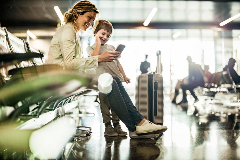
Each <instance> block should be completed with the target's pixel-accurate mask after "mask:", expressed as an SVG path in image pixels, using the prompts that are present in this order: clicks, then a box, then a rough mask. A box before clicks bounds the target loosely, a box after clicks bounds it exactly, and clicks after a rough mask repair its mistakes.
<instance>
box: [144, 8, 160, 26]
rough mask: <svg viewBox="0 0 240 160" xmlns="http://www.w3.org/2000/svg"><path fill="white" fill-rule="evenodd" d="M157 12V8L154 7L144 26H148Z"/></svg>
mask: <svg viewBox="0 0 240 160" xmlns="http://www.w3.org/2000/svg"><path fill="white" fill-rule="evenodd" d="M156 12H157V8H156V7H154V8H153V9H152V11H151V13H150V14H149V15H148V17H147V19H146V20H145V22H144V23H143V25H144V26H148V24H149V23H150V21H151V20H152V18H153V16H154V15H155V13H156Z"/></svg>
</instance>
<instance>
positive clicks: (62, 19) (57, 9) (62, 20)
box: [54, 6, 64, 24]
mask: <svg viewBox="0 0 240 160" xmlns="http://www.w3.org/2000/svg"><path fill="white" fill-rule="evenodd" d="M54 10H55V12H56V13H57V15H58V17H59V19H60V21H61V24H63V22H64V18H63V14H62V12H61V10H60V9H59V7H58V6H54Z"/></svg>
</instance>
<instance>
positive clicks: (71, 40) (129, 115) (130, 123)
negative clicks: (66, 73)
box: [46, 1, 167, 138]
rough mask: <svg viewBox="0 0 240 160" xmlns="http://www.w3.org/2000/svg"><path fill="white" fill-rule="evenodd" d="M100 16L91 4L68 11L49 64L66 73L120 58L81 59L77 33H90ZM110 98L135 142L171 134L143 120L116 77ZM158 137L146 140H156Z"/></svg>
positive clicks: (108, 53)
mask: <svg viewBox="0 0 240 160" xmlns="http://www.w3.org/2000/svg"><path fill="white" fill-rule="evenodd" d="M98 13H99V12H98V10H97V8H96V7H95V5H94V4H92V3H91V2H89V1H80V2H78V3H76V4H75V5H74V6H73V7H72V8H71V9H70V10H69V11H67V12H66V13H65V14H64V22H65V25H63V26H61V27H60V28H59V29H58V31H57V32H56V33H55V35H54V36H53V39H52V41H51V46H50V48H49V53H48V60H47V61H46V63H51V64H59V65H61V66H63V68H64V69H65V70H82V71H83V70H85V69H90V68H97V67H98V62H107V61H112V60H114V57H118V56H119V52H117V51H106V52H104V53H103V54H102V55H98V56H91V57H88V58H81V50H82V49H81V47H80V43H79V37H78V35H77V32H78V31H79V30H80V29H81V30H83V31H86V29H87V28H88V27H89V26H92V24H93V21H94V20H95V18H96V16H97V15H98ZM107 97H108V100H109V103H110V105H111V107H112V109H113V111H114V112H115V113H116V114H117V115H118V117H119V118H120V119H121V120H122V122H123V123H124V124H125V125H126V126H127V128H128V129H129V131H130V132H129V133H130V137H131V138H138V137H139V138H141V136H139V135H138V134H142V133H150V132H154V133H156V132H158V133H159V132H163V131H165V130H167V127H165V126H161V125H155V124H153V123H149V122H148V121H147V120H146V119H144V118H143V116H142V115H141V114H140V113H139V112H138V111H137V109H136V107H135V106H134V105H133V104H132V102H131V100H130V98H129V96H128V94H127V92H126V91H125V89H124V87H123V86H122V83H121V81H120V80H119V79H118V78H117V77H114V81H113V84H112V91H111V92H110V93H109V94H108V95H107ZM137 133H138V134H137ZM154 133H152V134H148V136H146V135H144V136H146V138H152V137H153V135H154ZM151 136H152V137H151Z"/></svg>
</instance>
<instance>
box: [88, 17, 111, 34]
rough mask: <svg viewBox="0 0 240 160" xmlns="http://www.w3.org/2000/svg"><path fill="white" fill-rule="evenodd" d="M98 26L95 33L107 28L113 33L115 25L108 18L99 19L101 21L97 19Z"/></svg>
mask: <svg viewBox="0 0 240 160" xmlns="http://www.w3.org/2000/svg"><path fill="white" fill-rule="evenodd" d="M96 23H97V24H96V28H95V29H94V31H93V34H94V35H95V34H96V33H97V32H98V31H100V30H101V29H105V30H107V31H108V32H110V33H111V35H112V33H113V26H112V23H110V22H109V21H107V20H99V21H96Z"/></svg>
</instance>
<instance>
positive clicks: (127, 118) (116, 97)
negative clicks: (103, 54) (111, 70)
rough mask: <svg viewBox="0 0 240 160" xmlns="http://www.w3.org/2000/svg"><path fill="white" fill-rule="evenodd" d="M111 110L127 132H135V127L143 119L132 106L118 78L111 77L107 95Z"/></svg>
mask: <svg viewBox="0 0 240 160" xmlns="http://www.w3.org/2000/svg"><path fill="white" fill-rule="evenodd" d="M107 97H108V101H109V103H110V106H111V109H112V110H113V111H114V112H115V113H116V114H117V116H118V117H119V119H120V120H121V121H122V122H123V123H124V124H125V125H126V126H127V128H128V130H129V131H135V130H136V125H137V124H138V123H140V122H141V121H142V119H143V118H144V117H143V116H142V115H141V114H140V113H139V112H138V110H137V108H136V107H135V106H134V105H133V103H132V101H131V99H130V97H129V95H128V93H127V92H126V90H125V88H124V87H123V85H122V82H121V81H120V80H119V78H118V77H113V84H112V91H111V92H110V93H109V94H108V95H107Z"/></svg>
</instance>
